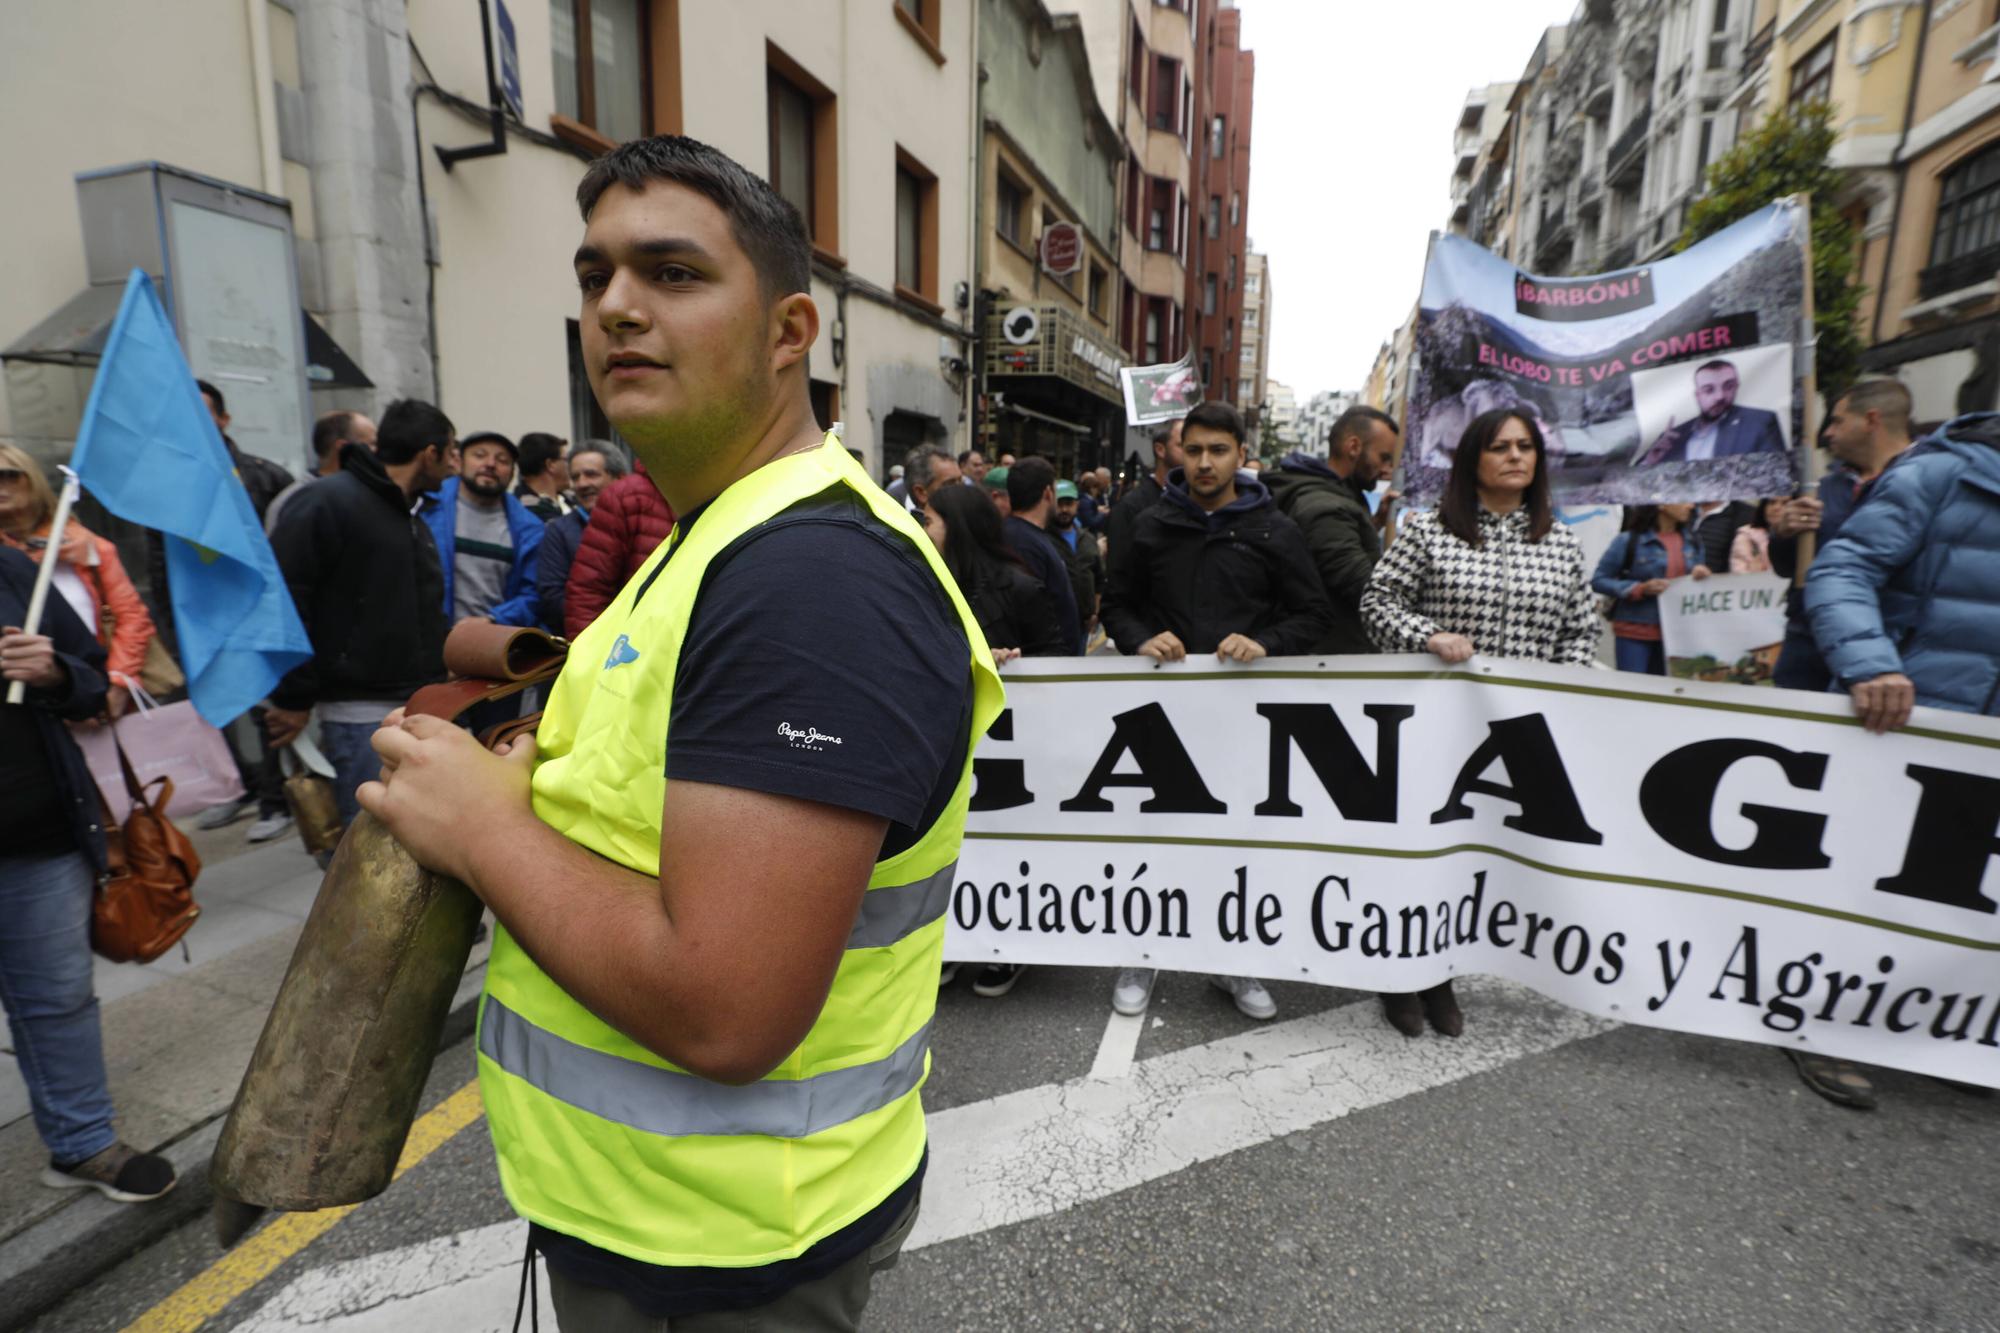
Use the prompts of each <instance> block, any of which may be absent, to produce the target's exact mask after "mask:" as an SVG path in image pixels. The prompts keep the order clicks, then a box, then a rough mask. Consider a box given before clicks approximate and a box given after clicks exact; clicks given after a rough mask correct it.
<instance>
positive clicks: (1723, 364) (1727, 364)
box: [1694, 356, 1743, 375]
mask: <svg viewBox="0 0 2000 1333" xmlns="http://www.w3.org/2000/svg"><path fill="white" fill-rule="evenodd" d="M1704 370H1736V363H1735V362H1734V361H1724V360H1723V359H1722V358H1721V357H1719V356H1718V357H1717V358H1715V360H1713V361H1704V362H1702V363H1701V364H1700V365H1698V366H1696V367H1695V368H1694V373H1695V374H1697V375H1699V374H1701V372H1702V371H1704ZM1736 373H1737V374H1739V375H1740V374H1742V373H1743V372H1742V371H1737V372H1736Z"/></svg>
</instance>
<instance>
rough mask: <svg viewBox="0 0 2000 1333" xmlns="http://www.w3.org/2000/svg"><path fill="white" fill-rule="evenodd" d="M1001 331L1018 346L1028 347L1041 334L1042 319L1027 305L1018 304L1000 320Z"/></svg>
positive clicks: (1009, 340)
mask: <svg viewBox="0 0 2000 1333" xmlns="http://www.w3.org/2000/svg"><path fill="white" fill-rule="evenodd" d="M1000 332H1001V333H1002V334H1004V335H1005V336H1006V339H1007V341H1008V342H1010V343H1012V344H1014V346H1016V347H1026V346H1027V345H1028V344H1029V343H1031V342H1033V341H1034V340H1035V339H1036V338H1038V337H1040V336H1041V332H1042V319H1041V316H1039V315H1037V314H1036V313H1035V312H1034V311H1032V310H1030V309H1029V308H1028V307H1027V306H1024V305H1017V306H1015V307H1014V308H1013V309H1012V310H1009V311H1008V312H1007V314H1006V317H1005V318H1004V319H1002V320H1001V321H1000Z"/></svg>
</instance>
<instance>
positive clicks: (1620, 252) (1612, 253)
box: [1599, 236, 1639, 273]
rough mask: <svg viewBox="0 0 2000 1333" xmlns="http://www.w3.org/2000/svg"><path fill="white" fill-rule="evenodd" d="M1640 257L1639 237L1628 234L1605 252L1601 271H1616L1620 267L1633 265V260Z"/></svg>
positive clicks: (1625, 267)
mask: <svg viewBox="0 0 2000 1333" xmlns="http://www.w3.org/2000/svg"><path fill="white" fill-rule="evenodd" d="M1638 257H1639V238H1638V237H1636V236H1628V237H1626V238H1625V239H1624V240H1622V241H1620V242H1619V243H1618V244H1616V245H1614V246H1612V247H1611V248H1610V249H1609V250H1606V251H1605V252H1604V262H1603V263H1602V265H1600V268H1599V271H1600V272H1604V273H1616V272H1618V271H1619V270H1620V269H1627V268H1630V267H1632V261H1633V260H1635V259H1637V258H1638Z"/></svg>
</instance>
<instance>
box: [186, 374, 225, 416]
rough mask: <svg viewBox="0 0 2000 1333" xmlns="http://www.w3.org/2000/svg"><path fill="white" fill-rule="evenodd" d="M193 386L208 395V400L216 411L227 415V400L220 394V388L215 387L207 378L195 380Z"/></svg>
mask: <svg viewBox="0 0 2000 1333" xmlns="http://www.w3.org/2000/svg"><path fill="white" fill-rule="evenodd" d="M194 387H195V388H197V389H200V390H201V391H202V392H203V393H204V394H207V395H208V399H209V401H210V402H212V403H214V404H215V410H216V411H218V412H220V413H221V414H222V415H223V416H228V415H229V400H228V399H226V398H224V397H223V396H222V390H220V389H218V388H216V387H215V386H214V385H213V384H210V383H209V382H208V381H207V380H196V381H195V382H194Z"/></svg>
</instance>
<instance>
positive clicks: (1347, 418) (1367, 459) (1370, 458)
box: [1264, 407, 1402, 653]
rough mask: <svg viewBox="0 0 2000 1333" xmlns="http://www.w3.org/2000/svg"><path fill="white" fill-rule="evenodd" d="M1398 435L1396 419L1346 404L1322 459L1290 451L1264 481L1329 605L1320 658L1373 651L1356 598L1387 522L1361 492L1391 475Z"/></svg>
mask: <svg viewBox="0 0 2000 1333" xmlns="http://www.w3.org/2000/svg"><path fill="white" fill-rule="evenodd" d="M1401 444H1402V431H1401V430H1400V429H1399V428H1398V427H1397V425H1396V421H1395V418H1393V417H1391V416H1390V415H1389V414H1388V413H1386V412H1379V411H1377V410H1376V409H1374V408H1372V407H1350V408H1348V409H1347V411H1345V412H1343V413H1341V415H1340V419H1339V420H1338V421H1336V422H1334V423H1333V428H1332V429H1331V430H1329V431H1328V432H1327V451H1326V458H1325V459H1324V460H1321V459H1317V458H1314V457H1312V456H1311V455H1309V454H1307V453H1305V452H1303V451H1300V450H1294V451H1293V452H1292V453H1289V454H1287V455H1285V458H1284V461H1283V462H1281V463H1280V464H1279V465H1278V470H1277V471H1276V472H1270V473H1266V474H1265V476H1264V484H1265V485H1266V486H1268V487H1270V489H1271V496H1272V498H1273V499H1275V500H1276V501H1277V503H1278V508H1279V509H1281V510H1283V511H1284V513H1285V514H1286V516H1287V517H1289V518H1290V519H1291V520H1292V522H1294V523H1296V524H1298V525H1299V527H1300V528H1301V529H1302V530H1303V531H1304V532H1305V534H1306V544H1307V545H1308V546H1310V547H1311V548H1312V555H1313V563H1314V564H1316V565H1317V566H1318V567H1319V578H1320V583H1321V584H1322V585H1323V586H1324V587H1325V589H1326V599H1327V601H1328V602H1329V603H1331V604H1332V606H1333V620H1332V623H1331V626H1330V627H1329V628H1328V630H1327V632H1326V635H1325V637H1323V638H1322V639H1321V640H1320V641H1319V643H1318V644H1317V645H1315V646H1314V649H1313V651H1314V652H1320V653H1372V652H1374V651H1375V645H1374V644H1373V643H1371V642H1370V641H1369V638H1368V631H1367V630H1366V629H1364V628H1363V627H1362V624H1361V593H1362V590H1363V589H1365V588H1366V587H1367V586H1368V576H1369V575H1370V574H1372V573H1373V572H1374V571H1375V562H1376V561H1377V560H1380V559H1381V558H1382V537H1381V533H1380V532H1379V531H1378V530H1377V529H1378V528H1379V527H1380V525H1381V523H1382V521H1383V519H1385V518H1386V517H1387V514H1388V507H1387V506H1386V505H1385V506H1383V511H1382V513H1381V514H1380V515H1371V514H1370V513H1369V512H1368V501H1367V498H1366V492H1367V491H1369V490H1371V489H1373V487H1374V485H1375V483H1376V482H1377V481H1379V480H1381V479H1382V478H1383V477H1386V476H1388V475H1389V474H1390V473H1391V472H1392V471H1394V469H1395V466H1396V453H1397V450H1398V449H1399V447H1400V446H1401Z"/></svg>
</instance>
